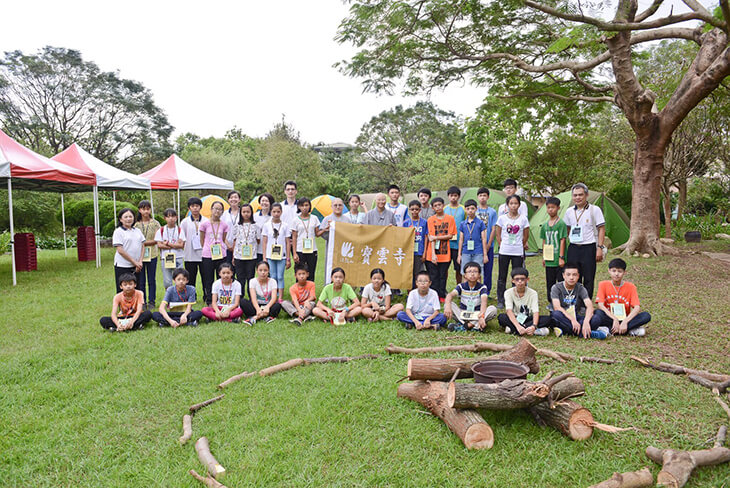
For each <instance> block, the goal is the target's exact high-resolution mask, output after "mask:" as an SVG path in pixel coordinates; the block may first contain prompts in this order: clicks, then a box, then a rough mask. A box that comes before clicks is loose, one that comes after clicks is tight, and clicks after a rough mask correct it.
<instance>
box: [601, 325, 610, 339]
mask: <svg viewBox="0 0 730 488" xmlns="http://www.w3.org/2000/svg"><path fill="white" fill-rule="evenodd" d="M598 330H600V331H601V332H603V333H604V334H606V337H611V329H609V328H608V327H599V328H598Z"/></svg>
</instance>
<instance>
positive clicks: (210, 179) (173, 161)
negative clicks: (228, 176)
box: [140, 154, 233, 190]
mask: <svg viewBox="0 0 730 488" xmlns="http://www.w3.org/2000/svg"><path fill="white" fill-rule="evenodd" d="M140 176H143V177H145V178H149V179H150V182H151V183H152V189H153V190H233V182H232V181H230V180H224V179H223V178H219V177H217V176H214V175H211V174H209V173H206V172H205V171H203V170H200V169H198V168H196V167H195V166H193V165H191V164H189V163H186V162H185V161H183V160H182V158H180V156H178V155H177V154H173V155H172V156H170V157H169V158H167V159H166V160H165V161H163V162H162V163H160V164H158V165H157V166H155V167H154V168H152V169H151V170H149V171H146V172H144V173H142V174H141V175H140Z"/></svg>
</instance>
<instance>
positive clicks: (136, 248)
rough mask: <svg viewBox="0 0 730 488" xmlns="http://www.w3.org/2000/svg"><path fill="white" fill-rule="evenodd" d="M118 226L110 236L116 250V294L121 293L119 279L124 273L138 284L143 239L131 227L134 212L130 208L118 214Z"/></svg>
mask: <svg viewBox="0 0 730 488" xmlns="http://www.w3.org/2000/svg"><path fill="white" fill-rule="evenodd" d="M118 218H119V224H118V226H117V228H116V229H115V230H114V234H113V235H112V245H113V246H114V248H115V249H116V251H117V252H116V254H114V285H115V287H116V289H117V293H120V292H121V291H122V288H121V287H120V286H119V277H120V276H121V275H123V274H124V273H132V274H134V275H136V276H137V283H139V282H140V280H141V279H142V278H141V275H140V271H142V255H143V253H144V241H145V237H144V235H143V234H142V231H140V230H139V229H136V228H134V227H133V225H134V219H135V217H134V212H133V211H132V209H131V208H123V209H122V210H121V211H120V212H119V217H118Z"/></svg>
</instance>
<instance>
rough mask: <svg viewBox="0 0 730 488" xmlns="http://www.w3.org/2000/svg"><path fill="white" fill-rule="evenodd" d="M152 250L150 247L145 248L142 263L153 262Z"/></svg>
mask: <svg viewBox="0 0 730 488" xmlns="http://www.w3.org/2000/svg"><path fill="white" fill-rule="evenodd" d="M151 249H152V248H151V247H149V246H145V247H144V254H143V255H142V261H144V262H145V263H149V262H150V261H152V257H151V256H152V250H151Z"/></svg>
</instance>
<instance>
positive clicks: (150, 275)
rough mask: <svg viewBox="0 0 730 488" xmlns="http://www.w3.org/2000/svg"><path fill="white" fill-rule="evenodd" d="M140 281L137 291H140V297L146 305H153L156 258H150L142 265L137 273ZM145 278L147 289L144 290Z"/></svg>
mask: <svg viewBox="0 0 730 488" xmlns="http://www.w3.org/2000/svg"><path fill="white" fill-rule="evenodd" d="M139 276H140V281H139V284H138V288H137V289H138V290H142V295H143V296H144V297H145V301H146V302H147V303H155V299H156V298H157V258H152V259H150V260H149V261H147V262H143V263H142V269H141V270H140V272H139ZM145 277H146V278H147V289H146V290H145Z"/></svg>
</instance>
